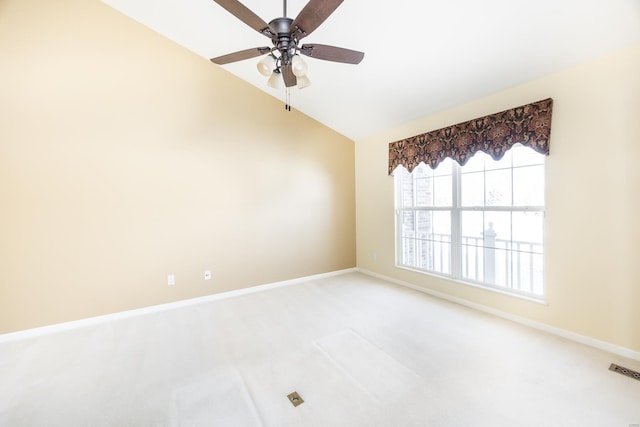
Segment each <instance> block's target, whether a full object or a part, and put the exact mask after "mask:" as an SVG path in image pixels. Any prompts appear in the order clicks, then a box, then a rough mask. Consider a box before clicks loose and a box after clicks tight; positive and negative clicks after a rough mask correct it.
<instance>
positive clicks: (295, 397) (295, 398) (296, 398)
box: [287, 391, 304, 406]
mask: <svg viewBox="0 0 640 427" xmlns="http://www.w3.org/2000/svg"><path fill="white" fill-rule="evenodd" d="M287 399H289V402H291V404H292V405H293V406H298V405H302V404H303V403H304V400H302V398H301V397H300V395H299V394H298V392H297V391H294V392H293V393H291V394H289V395H287Z"/></svg>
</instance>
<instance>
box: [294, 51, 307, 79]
mask: <svg viewBox="0 0 640 427" xmlns="http://www.w3.org/2000/svg"><path fill="white" fill-rule="evenodd" d="M291 68H292V70H293V74H294V75H295V76H296V77H301V76H304V75H305V74H307V63H306V62H304V60H303V59H302V58H300V56H299V55H295V56H294V57H293V58H292V59H291Z"/></svg>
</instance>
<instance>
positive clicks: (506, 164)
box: [482, 150, 511, 171]
mask: <svg viewBox="0 0 640 427" xmlns="http://www.w3.org/2000/svg"><path fill="white" fill-rule="evenodd" d="M482 155H483V156H484V170H487V171H489V170H496V169H504V168H510V167H511V150H509V151H507V152H506V153H504V156H503V157H502V158H501V159H500V160H493V158H492V157H491V156H490V155H488V154H485V153H482Z"/></svg>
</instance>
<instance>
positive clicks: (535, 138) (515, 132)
mask: <svg viewBox="0 0 640 427" xmlns="http://www.w3.org/2000/svg"><path fill="white" fill-rule="evenodd" d="M552 107H553V100H552V99H551V98H549V99H545V100H543V101H538V102H534V103H532V104H527V105H523V106H521V107H516V108H512V109H510V110H506V111H502V112H500V113H496V114H491V115H489V116H485V117H480V118H477V119H474V120H469V121H468V122H464V123H460V124H457V125H453V126H449V127H446V128H442V129H438V130H434V131H431V132H427V133H423V134H421V135H416V136H413V137H411V138H406V139H403V140H400V141H396V142H392V143H390V144H389V175H391V174H392V173H393V171H394V170H395V168H396V167H397V166H399V165H403V166H404V167H405V168H407V170H408V171H409V172H411V171H413V169H414V168H415V167H416V166H418V165H419V164H420V162H424V163H425V164H427V165H429V166H431V167H432V168H434V169H435V168H436V166H438V164H439V163H440V162H441V161H443V160H444V159H445V158H447V157H450V158H452V159H454V160H455V161H457V162H458V163H460V164H461V165H464V164H465V163H466V162H467V160H469V159H470V158H471V157H472V156H473V155H474V154H475V153H476V152H478V151H484V152H485V153H487V154H489V155H490V156H491V157H492V158H493V159H495V160H499V159H501V158H502V156H504V153H506V152H507V151H508V150H509V149H510V148H511V147H512V146H513V145H514V144H517V143H520V144H522V145H525V146H527V147H531V148H533V149H534V150H536V151H537V152H539V153H541V154H549V135H550V134H551V110H552Z"/></svg>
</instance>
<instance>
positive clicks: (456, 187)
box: [451, 162, 462, 278]
mask: <svg viewBox="0 0 640 427" xmlns="http://www.w3.org/2000/svg"><path fill="white" fill-rule="evenodd" d="M460 171H461V166H460V165H459V164H458V162H453V167H452V171H451V174H452V176H451V181H452V186H451V187H452V192H453V194H452V198H451V205H452V206H451V274H452V275H453V276H454V277H458V278H460V277H462V237H461V236H462V230H461V228H462V227H461V224H460V222H461V217H460V215H461V211H460V201H461V196H460V190H461V181H462V179H461V176H460Z"/></svg>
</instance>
